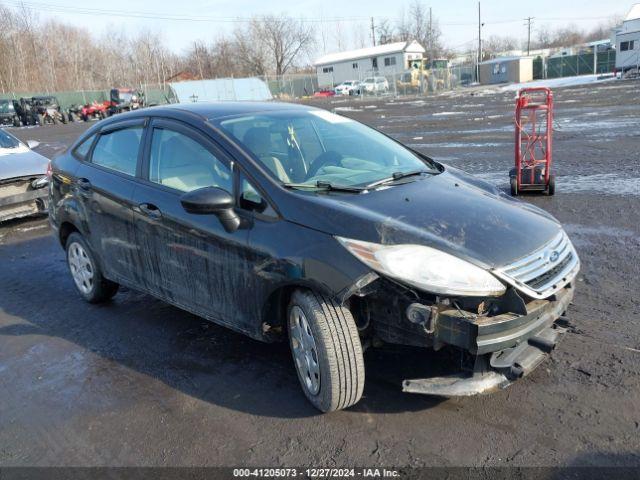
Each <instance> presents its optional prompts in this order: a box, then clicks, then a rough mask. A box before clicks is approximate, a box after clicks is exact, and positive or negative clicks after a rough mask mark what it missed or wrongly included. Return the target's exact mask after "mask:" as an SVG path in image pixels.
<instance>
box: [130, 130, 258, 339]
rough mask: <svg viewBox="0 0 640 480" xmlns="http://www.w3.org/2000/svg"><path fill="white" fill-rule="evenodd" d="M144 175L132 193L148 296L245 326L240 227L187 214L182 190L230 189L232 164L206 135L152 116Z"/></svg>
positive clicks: (245, 267) (244, 269)
mask: <svg viewBox="0 0 640 480" xmlns="http://www.w3.org/2000/svg"><path fill="white" fill-rule="evenodd" d="M150 135H151V137H150V139H149V140H148V142H147V147H146V153H145V162H144V171H143V172H142V177H143V180H142V181H141V182H140V184H139V185H138V186H137V188H136V189H135V192H134V196H133V198H134V204H135V207H134V210H135V213H134V217H135V220H134V222H135V229H136V238H137V243H138V245H139V248H140V252H141V254H142V259H143V264H144V273H145V275H144V277H145V278H144V279H142V281H143V284H144V285H145V287H146V289H147V290H148V291H150V292H151V293H154V294H157V295H159V296H161V297H162V298H165V299H167V300H168V301H170V302H172V303H174V304H176V305H178V306H181V307H183V308H185V309H187V310H190V311H192V312H194V313H197V314H199V315H202V316H204V317H208V318H213V319H215V320H217V321H219V322H220V323H224V324H227V325H229V326H231V327H234V328H237V329H240V330H243V331H247V330H248V329H249V328H250V320H249V319H247V318H245V317H244V316H243V315H242V313H241V311H240V310H239V309H237V308H236V306H237V305H238V303H239V302H243V301H245V295H246V291H245V288H244V286H245V282H246V277H247V275H250V273H251V272H250V270H249V269H250V266H249V265H248V263H247V230H246V229H239V230H237V231H235V232H231V233H230V232H226V231H225V229H224V228H223V226H222V224H221V223H220V221H219V220H218V218H217V217H216V216H215V215H196V214H190V213H187V212H186V211H185V210H184V209H183V207H182V205H181V203H180V197H181V195H182V194H184V193H185V192H189V191H192V190H196V189H198V188H202V187H208V186H215V187H219V188H223V189H225V190H227V191H229V192H230V193H232V192H233V183H234V181H233V172H232V170H233V167H232V162H230V161H229V159H228V158H227V156H226V155H224V154H223V152H222V151H221V150H220V149H219V148H218V147H217V146H216V145H215V144H214V143H213V142H212V141H211V140H210V139H209V138H208V137H206V136H205V135H203V134H200V133H198V132H196V131H195V130H194V129H193V128H191V127H187V126H185V125H183V124H181V123H178V122H173V121H168V120H154V122H153V124H152V125H151V129H150Z"/></svg>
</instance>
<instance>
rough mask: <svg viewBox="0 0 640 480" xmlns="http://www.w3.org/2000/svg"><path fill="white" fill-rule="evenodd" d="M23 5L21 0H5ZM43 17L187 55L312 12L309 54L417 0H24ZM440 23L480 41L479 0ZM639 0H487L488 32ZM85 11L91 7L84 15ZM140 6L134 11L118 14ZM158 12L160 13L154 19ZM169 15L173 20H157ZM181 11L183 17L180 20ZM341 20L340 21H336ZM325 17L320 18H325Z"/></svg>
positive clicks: (437, 4)
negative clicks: (151, 36) (147, 35)
mask: <svg viewBox="0 0 640 480" xmlns="http://www.w3.org/2000/svg"><path fill="white" fill-rule="evenodd" d="M2 3H4V4H5V5H9V6H12V5H16V4H17V3H18V0H0V4H2ZM23 3H24V5H25V6H27V7H29V8H31V9H33V10H34V11H37V12H38V13H39V15H40V17H41V18H43V19H46V18H49V17H55V18H57V19H59V20H62V21H64V22H66V23H69V24H73V25H78V26H85V27H90V28H91V30H92V31H93V32H94V33H95V34H97V35H99V34H102V33H105V32H108V31H110V30H113V29H116V30H119V29H121V30H124V31H125V32H126V33H128V34H132V35H135V34H136V32H139V31H141V30H143V29H148V30H152V31H158V32H161V33H162V35H163V37H164V39H165V42H166V45H167V46H168V47H169V48H171V50H173V51H175V52H177V53H180V52H182V51H184V50H185V49H186V48H188V46H189V45H190V44H191V43H192V42H194V41H195V40H205V41H209V40H213V39H214V38H216V37H217V36H220V35H221V34H225V33H229V32H231V31H232V30H233V28H234V27H235V25H237V19H238V18H241V19H242V18H247V17H249V16H251V15H254V14H255V15H261V14H276V15H279V14H286V15H289V16H292V17H300V18H305V19H307V21H309V22H310V23H311V24H312V25H314V26H315V28H316V31H317V32H318V43H317V46H316V48H315V51H314V52H312V53H311V54H310V58H309V59H308V60H310V61H313V59H314V57H316V56H320V55H321V54H323V53H329V52H333V51H337V50H345V49H350V48H359V47H361V46H370V41H371V31H370V20H369V17H372V16H373V17H374V22H377V21H379V19H381V18H388V19H389V20H391V21H393V20H395V19H397V18H399V17H400V16H401V14H402V12H403V9H404V11H408V7H409V4H410V0H397V1H392V0H322V1H312V0H295V1H292V0H216V1H211V0H180V1H165V0H137V1H131V0H109V1H108V2H96V1H86V2H80V3H79V2H78V1H77V0H33V1H32V0H24V2H23ZM423 4H424V5H425V6H427V7H431V8H432V11H433V15H434V17H435V18H437V19H438V21H439V22H440V28H441V30H442V34H443V41H444V44H445V45H446V46H447V47H449V48H452V49H456V50H462V49H465V48H468V47H469V46H470V45H474V44H477V38H478V23H477V22H478V2H477V1H476V0H432V1H429V0H424V1H423ZM632 4H633V0H631V1H629V0H582V1H579V2H576V1H561V0H536V1H531V0H530V1H526V2H525V1H516V0H512V1H508V0H483V1H482V2H481V11H482V21H483V22H484V23H485V25H484V27H483V29H482V36H483V38H488V37H490V36H492V35H499V36H505V35H508V36H512V37H516V38H519V39H524V38H526V33H527V28H526V26H525V21H524V19H525V18H526V17H534V20H533V33H532V36H533V37H534V38H535V32H536V29H538V28H541V27H543V26H546V27H548V28H551V29H553V28H556V27H562V26H566V25H567V24H575V25H577V26H578V27H580V28H584V29H588V28H591V27H594V26H596V25H597V24H598V23H600V22H602V21H605V20H607V19H609V18H611V17H612V16H616V15H617V16H622V17H623V16H625V15H626V13H627V12H628V10H629V9H630V8H631V6H632ZM80 12H84V13H80ZM113 12H119V13H120V14H123V13H126V14H129V13H131V12H137V13H135V15H137V17H133V16H120V15H114V13H113ZM148 17H156V18H148ZM157 17H165V18H157ZM176 17H179V18H180V19H181V20H177V19H176ZM337 18H339V19H340V21H339V22H336V19H337ZM321 19H322V20H323V21H320V20H321Z"/></svg>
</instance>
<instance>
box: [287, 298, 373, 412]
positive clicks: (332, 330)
mask: <svg viewBox="0 0 640 480" xmlns="http://www.w3.org/2000/svg"><path fill="white" fill-rule="evenodd" d="M287 320H288V331H289V345H290V347H291V352H292V354H293V360H294V364H295V367H296V371H297V373H298V379H299V380H300V385H301V386H302V390H303V391H304V393H305V395H306V396H307V398H308V399H309V401H310V402H311V403H312V404H313V405H314V406H315V407H316V408H317V409H318V410H320V411H322V412H331V411H334V410H341V409H343V408H347V407H350V406H352V405H355V404H356V403H357V402H358V401H359V400H360V397H362V391H363V389H364V359H363V356H362V345H361V343H360V337H359V336H358V328H357V327H356V323H355V321H354V319H353V316H352V315H351V312H350V311H349V309H347V308H346V307H343V306H340V305H338V304H336V302H335V301H333V300H332V299H330V298H328V297H325V296H324V295H321V294H319V293H315V292H312V291H309V290H305V291H303V290H297V291H296V292H295V293H294V294H293V296H292V299H291V303H290V304H289V308H288V319H287Z"/></svg>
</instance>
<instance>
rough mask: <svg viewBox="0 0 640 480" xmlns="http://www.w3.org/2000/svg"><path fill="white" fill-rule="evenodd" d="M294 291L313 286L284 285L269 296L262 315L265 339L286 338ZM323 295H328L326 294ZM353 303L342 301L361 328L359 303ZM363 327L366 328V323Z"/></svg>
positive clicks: (312, 287) (351, 299) (310, 288)
mask: <svg viewBox="0 0 640 480" xmlns="http://www.w3.org/2000/svg"><path fill="white" fill-rule="evenodd" d="M296 290H314V286H310V285H306V284H293V285H285V286H282V287H280V288H278V289H276V290H275V291H273V292H272V293H271V295H269V298H268V299H267V301H266V302H265V305H264V308H263V315H262V331H263V332H264V335H265V337H267V338H272V339H274V340H276V339H280V338H286V330H287V329H286V318H287V307H288V306H289V302H290V301H291V296H292V295H293V292H295V291H296ZM320 290H321V289H320ZM323 293H325V294H327V295H330V294H329V293H328V292H323ZM353 301H354V298H353V297H351V298H349V299H348V300H345V301H344V305H345V306H346V307H347V308H349V310H351V312H352V314H353V316H354V319H356V323H357V325H358V327H359V328H361V323H362V322H363V320H362V319H361V317H362V312H361V311H360V310H361V308H360V302H356V303H355V304H354V303H352V302H353ZM365 326H368V322H367V324H366V325H365Z"/></svg>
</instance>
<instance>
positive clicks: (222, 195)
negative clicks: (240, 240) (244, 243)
mask: <svg viewBox="0 0 640 480" xmlns="http://www.w3.org/2000/svg"><path fill="white" fill-rule="evenodd" d="M180 203H181V204H182V208H184V209H185V211H187V212H188V213H193V214H197V215H215V216H216V217H218V219H219V220H220V223H221V224H222V226H223V227H224V229H225V230H226V231H227V232H235V231H236V230H238V228H240V223H241V222H240V217H239V216H238V214H237V213H236V212H235V210H234V209H233V207H234V206H235V200H234V198H233V195H231V194H230V193H229V192H227V191H226V190H224V189H222V188H218V187H204V188H199V189H197V190H193V191H191V192H187V193H185V194H184V195H182V196H181V197H180Z"/></svg>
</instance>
